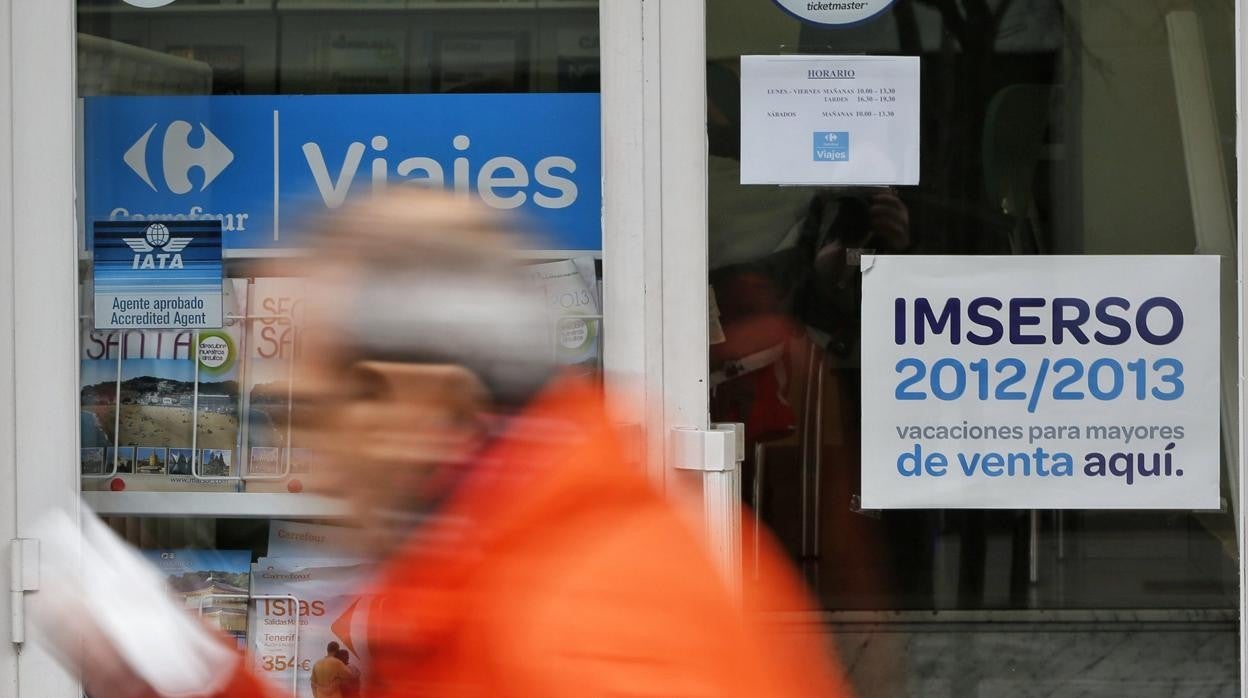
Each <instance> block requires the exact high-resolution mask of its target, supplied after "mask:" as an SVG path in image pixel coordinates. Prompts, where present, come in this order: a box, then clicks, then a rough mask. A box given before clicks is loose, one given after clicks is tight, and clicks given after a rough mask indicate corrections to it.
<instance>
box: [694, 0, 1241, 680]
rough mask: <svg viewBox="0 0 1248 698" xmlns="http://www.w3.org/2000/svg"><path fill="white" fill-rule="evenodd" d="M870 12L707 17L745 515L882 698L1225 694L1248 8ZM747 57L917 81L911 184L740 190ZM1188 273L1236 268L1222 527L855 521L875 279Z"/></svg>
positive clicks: (960, 513) (1201, 523) (894, 516)
mask: <svg viewBox="0 0 1248 698" xmlns="http://www.w3.org/2000/svg"><path fill="white" fill-rule="evenodd" d="M819 4H820V3H812V4H811V7H812V8H813V6H814V5H819ZM823 4H829V5H831V4H834V3H831V4H830V3H823ZM856 4H857V5H862V6H864V7H865V6H866V5H872V6H879V8H880V9H881V11H880V12H879V13H878V14H875V15H873V16H870V17H865V18H859V19H860V20H861V21H855V22H847V23H843V24H842V23H838V22H830V21H827V20H826V18H825V20H824V21H822V23H821V22H819V21H816V20H819V19H820V18H818V17H812V16H810V15H815V14H818V13H816V12H813V11H811V12H807V13H805V14H806V15H807V16H805V17H800V16H799V15H802V14H803V13H802V12H801V11H794V12H792V13H790V12H788V11H786V10H785V9H784V7H782V6H785V7H787V6H797V5H802V6H805V5H807V3H785V2H780V1H779V0H777V1H776V2H708V3H707V4H706V11H707V34H708V35H707V54H708V55H707V104H708V114H707V122H708V143H709V156H710V158H709V161H710V166H709V211H708V217H709V236H710V240H709V254H710V259H709V266H710V270H711V271H710V284H711V287H712V294H713V297H714V307H713V308H712V314H713V315H717V318H713V328H712V345H711V347H710V360H711V371H712V393H711V404H712V420H713V421H744V422H745V423H746V425H747V427H746V428H747V438H748V442H749V447H748V451H749V458H748V463H747V481H746V483H747V484H746V487H745V497H746V500H747V501H748V502H749V503H751V504H753V505H754V506H756V507H757V509H758V512H759V515H760V516H761V521H762V523H763V524H764V525H765V526H766V527H767V528H769V529H770V530H771V531H772V532H774V534H775V535H776V536H777V537H778V538H779V540H780V541H781V542H782V543H783V544H784V546H785V547H786V548H787V550H788V551H789V553H790V554H791V556H792V559H793V560H794V561H795V562H796V563H797V564H799V565H800V566H801V567H802V569H803V571H804V573H805V576H806V579H807V581H808V582H809V583H810V585H811V586H812V588H813V590H814V591H815V593H816V594H817V596H818V598H819V599H820V601H821V603H822V606H823V608H824V609H825V610H826V611H827V612H828V614H827V615H826V616H825V618H826V619H828V620H829V621H830V622H831V623H832V624H833V625H832V627H833V628H834V629H835V631H836V634H837V636H838V637H839V638H840V639H841V640H842V642H841V649H842V655H843V656H842V658H843V660H844V661H845V662H846V663H847V665H849V666H851V667H852V670H851V672H852V673H854V674H855V676H854V678H855V682H856V684H857V685H858V687H859V689H860V690H861V691H862V694H863V695H972V694H983V695H988V694H992V695H997V694H1013V693H1015V692H1018V693H1020V694H1021V693H1024V692H1027V691H1032V690H1038V689H1037V688H1036V687H1037V686H1044V687H1046V688H1043V689H1039V690H1041V691H1042V692H1046V694H1047V692H1048V691H1055V692H1056V693H1057V694H1065V693H1066V692H1067V691H1070V692H1072V694H1073V693H1078V694H1079V695H1123V694H1124V692H1125V693H1138V694H1140V695H1144V694H1147V693H1148V692H1150V691H1153V690H1158V687H1160V686H1176V687H1182V688H1176V689H1174V690H1179V691H1180V692H1182V691H1186V690H1192V691H1204V690H1209V691H1211V692H1223V691H1225V692H1227V693H1228V694H1229V693H1233V692H1234V688H1233V687H1234V686H1236V685H1237V684H1238V672H1239V668H1238V667H1239V661H1238V647H1239V645H1238V633H1237V627H1238V611H1237V609H1238V598H1239V584H1240V580H1239V575H1238V568H1239V559H1238V554H1237V541H1236V533H1235V531H1236V526H1235V520H1236V519H1235V517H1236V516H1237V515H1238V514H1239V511H1238V507H1239V504H1238V501H1237V495H1236V489H1237V487H1238V482H1239V480H1238V477H1239V465H1238V463H1237V457H1236V455H1235V454H1236V450H1235V449H1236V448H1237V446H1236V444H1235V437H1234V435H1235V434H1236V433H1237V432H1238V424H1239V421H1238V420H1239V415H1238V413H1237V411H1236V409H1235V407H1234V404H1233V403H1234V395H1235V394H1236V386H1237V382H1236V375H1237V373H1236V369H1235V368H1234V367H1235V362H1236V345H1235V339H1234V338H1235V336H1236V324H1235V318H1236V316H1237V301H1236V294H1235V288H1236V280H1237V272H1236V269H1235V264H1234V259H1235V257H1234V254H1235V245H1236V242H1235V230H1236V228H1235V222H1234V219H1233V214H1232V212H1233V211H1234V201H1235V191H1236V185H1235V183H1236V178H1235V169H1234V165H1235V138H1234V132H1235V131H1234V129H1235V124H1236V121H1235V111H1234V105H1235V84H1236V83H1235V70H1234V66H1235V43H1234V42H1235V35H1234V29H1233V27H1234V26H1235V22H1234V19H1235V14H1234V13H1235V7H1234V5H1233V3H1229V2H1218V1H1213V2H1198V3H1194V4H1192V5H1191V6H1190V7H1185V8H1184V9H1182V10H1178V9H1175V8H1172V7H1163V6H1153V5H1142V4H1139V3H1130V2H1109V3H1106V2H1075V3H1070V2H1048V1H1046V0H1034V1H1028V2H1013V3H1011V2H986V3H985V2H979V3H975V2H967V3H939V2H921V1H918V0H897V1H896V2H894V3H892V4H888V3H856ZM885 7H886V9H884V8H885ZM743 56H808V57H817V56H846V57H857V58H862V57H867V56H916V57H918V59H919V68H920V73H921V87H920V88H919V90H918V91H917V93H916V94H915V97H917V100H918V104H919V105H920V106H919V107H918V127H917V128H918V143H919V146H918V147H919V151H918V156H919V157H918V161H919V163H921V164H920V165H919V169H918V171H917V182H918V183H917V185H915V184H913V183H910V184H902V183H893V184H890V185H887V186H880V185H876V184H873V183H871V182H863V183H862V184H860V185H829V186H775V185H767V184H743V183H742V181H744V180H743V177H742V172H743V171H744V170H745V169H746V167H745V165H746V164H747V163H746V162H745V161H746V157H745V156H746V155H748V154H747V153H743V152H742V150H743V144H745V143H746V142H747V140H748V139H746V138H745V136H746V135H748V134H744V133H743V123H744V124H747V125H748V123H749V122H748V117H747V116H744V115H743V114H742V110H743V109H746V108H747V107H746V105H745V103H744V102H743V101H742V90H741V74H742V69H743V66H744V65H745V59H743V58H742V57H743ZM885 99H889V100H890V102H891V98H888V97H886V98H885ZM856 108H858V109H862V108H864V107H862V105H861V104H859V105H857V107H856ZM871 108H872V109H876V110H878V112H877V115H878V114H882V113H884V112H886V111H887V112H888V115H889V116H890V117H891V116H892V111H891V107H890V104H882V103H877V104H874V105H872V106H871ZM831 109H833V110H834V109H835V107H832V108H831ZM773 116H775V117H776V118H785V116H786V115H784V114H780V113H777V114H775V115H773ZM833 116H834V115H829V123H832V122H833V121H835V118H833ZM838 130H841V129H837V128H833V126H831V125H830V126H828V128H827V131H828V132H830V133H831V132H835V131H838ZM816 135H818V134H816ZM816 145H818V144H816ZM854 147H855V146H854V145H853V144H850V145H846V146H845V148H844V150H843V151H841V150H837V149H835V148H831V147H829V148H827V149H826V152H828V153H834V151H835V153H834V154H833V155H829V157H828V159H833V158H839V157H841V156H843V157H844V158H845V159H847V160H848V159H849V158H850V157H853V155H852V154H853V153H863V152H864V150H861V149H860V150H856V151H855V150H852V148H854ZM863 147H865V146H863ZM866 157H870V156H866ZM748 179H749V177H748V176H747V177H746V178H745V180H748ZM1193 251H1196V252H1198V253H1201V254H1212V255H1220V256H1221V259H1222V266H1221V269H1222V279H1221V286H1220V288H1221V297H1220V302H1221V304H1222V306H1223V309H1224V312H1223V314H1222V327H1221V345H1220V354H1221V362H1222V366H1221V367H1220V372H1219V375H1220V376H1221V377H1222V381H1221V390H1222V392H1223V396H1224V400H1223V405H1222V411H1221V413H1220V416H1219V419H1220V423H1221V431H1222V434H1223V438H1222V439H1221V442H1220V443H1215V444H1210V448H1211V449H1212V450H1213V451H1214V452H1216V451H1217V450H1219V449H1220V450H1221V453H1222V458H1221V465H1220V468H1221V477H1220V481H1221V488H1222V491H1221V497H1220V500H1221V506H1220V507H1218V508H1214V509H1210V510H1198V511H1193V510H1190V509H1188V510H1178V509H1169V510H1164V511H1103V510H1082V509H1077V508H1076V509H1069V510H1043V511H1034V510H985V509H978V508H968V509H891V510H886V511H869V510H864V509H863V507H862V506H861V501H860V499H859V495H860V494H861V492H862V490H861V478H860V474H861V470H862V468H863V467H864V464H863V463H862V457H861V452H860V448H861V439H862V431H861V430H862V424H861V420H860V415H861V409H862V383H863V380H864V379H865V376H862V375H861V374H860V371H861V366H862V355H861V350H860V346H861V341H862V339H861V334H860V333H861V328H862V323H863V319H864V318H863V317H862V315H861V311H860V303H861V288H862V286H861V278H862V277H861V273H862V268H861V266H860V265H861V259H862V257H863V255H871V254H880V255H883V254H889V255H906V256H912V255H1013V256H1023V255H1090V254H1099V255H1142V254H1147V255H1158V254H1169V255H1186V254H1191V253H1193ZM993 291H994V289H991V288H984V289H979V290H977V291H976V292H982V293H986V294H991V293H992V292H993ZM716 320H717V323H718V326H717V327H716V326H715V325H714V323H715V322H716ZM1226 396H1230V399H1229V401H1228V400H1227V399H1226ZM959 417H961V415H959ZM951 467H952V466H951ZM746 545H747V547H748V546H749V545H750V541H749V540H748V538H747V540H746ZM748 557H749V554H748V550H747V555H746V558H747V560H748ZM746 576H747V584H748V579H749V577H750V573H749V571H748V570H747V573H746ZM1145 622H1147V624H1145ZM887 623H896V624H895V625H886V624H887ZM959 623H960V624H959ZM1002 624H1008V625H1002ZM1067 633H1073V634H1067ZM1071 638H1078V640H1077V641H1075V640H1072V639H1071ZM1085 641H1086V642H1088V643H1089V647H1090V646H1091V645H1092V644H1095V645H1096V646H1097V649H1096V650H1095V652H1093V651H1092V650H1091V649H1088V650H1087V651H1084V650H1076V649H1075V648H1076V646H1077V645H1079V643H1082V642H1085ZM1071 643H1073V644H1071ZM1070 653H1074V654H1077V655H1078V657H1079V659H1078V660H1077V661H1076V660H1074V659H1072V661H1070V662H1064V661H1058V660H1059V659H1060V658H1061V657H1065V656H1067V655H1068V654H1070ZM1169 653H1175V654H1173V655H1171V654H1169ZM1179 654H1182V656H1183V659H1178V658H1177V657H1178V655H1179ZM1163 655H1164V656H1165V657H1166V658H1165V659H1159V660H1158V661H1152V660H1149V659H1144V658H1145V657H1157V658H1160V657H1162V656H1163ZM1070 656H1072V657H1073V654H1071V655H1070ZM1094 659H1095V661H1093V660H1094ZM993 667H995V668H993ZM898 668H901V671H898V670H897V669H898ZM1107 672H1108V673H1107ZM1111 676H1112V677H1113V679H1112V682H1107V681H1108V678H1109V677H1111ZM1126 676H1130V677H1131V679H1130V681H1128V680H1127V679H1126V678H1123V677H1126ZM1128 684H1129V685H1131V686H1134V687H1136V688H1131V689H1128V688H1125V686H1126V685H1128ZM1024 686H1026V687H1027V688H1026V690H1024V688H1023V687H1024ZM1137 689H1138V690H1137Z"/></svg>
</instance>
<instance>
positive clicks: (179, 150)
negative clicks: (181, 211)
mask: <svg viewBox="0 0 1248 698" xmlns="http://www.w3.org/2000/svg"><path fill="white" fill-rule="evenodd" d="M158 125H159V124H152V125H151V126H149V127H148V128H147V131H144V132H143V135H142V136H139V140H137V141H135V142H134V145H132V146H130V148H129V149H127V150H126V153H125V155H123V156H122V158H121V159H122V160H123V161H125V163H126V164H127V165H129V166H130V169H131V170H133V171H134V173H135V174H136V175H138V176H139V179H142V180H143V183H144V184H146V185H147V186H149V187H151V189H152V191H160V189H158V188H157V187H156V184H155V183H154V182H153V181H152V176H151V175H150V174H149V173H148V170H147V150H148V147H147V146H148V141H149V140H151V138H152V132H153V131H155V130H156V127H157V126H158ZM192 128H193V127H192V126H191V124H190V123H189V122H186V121H174V122H173V123H171V124H169V126H168V127H167V128H166V129H165V135H164V139H163V143H162V144H161V149H160V153H161V158H160V160H161V171H162V172H163V173H164V177H165V186H167V187H168V188H169V191H171V192H173V193H174V194H187V193H190V191H191V189H192V188H193V187H192V186H191V179H190V177H189V175H190V172H191V168H194V167H198V168H199V169H201V170H203V173H204V183H203V184H201V185H200V186H199V190H200V191H203V190H205V189H207V188H208V185H209V184H212V180H214V179H216V178H217V176H218V175H220V174H221V173H222V172H223V171H224V170H225V168H227V167H229V166H230V163H231V162H234V153H233V151H231V150H230V149H229V148H227V147H226V145H225V144H224V143H222V142H221V139H220V138H217V136H216V134H214V133H213V132H212V131H210V130H208V127H207V126H205V125H203V124H202V123H201V124H200V125H199V128H200V129H201V130H202V131H203V132H204V144H203V145H201V146H199V147H198V148H194V147H191V144H190V143H189V142H188V141H189V138H188V137H189V136H190V135H191V130H192Z"/></svg>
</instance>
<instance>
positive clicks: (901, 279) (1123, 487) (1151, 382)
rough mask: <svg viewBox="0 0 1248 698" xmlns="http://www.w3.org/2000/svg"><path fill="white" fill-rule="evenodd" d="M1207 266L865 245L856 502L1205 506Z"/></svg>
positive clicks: (1212, 318) (1210, 415)
mask: <svg viewBox="0 0 1248 698" xmlns="http://www.w3.org/2000/svg"><path fill="white" fill-rule="evenodd" d="M1218 274H1219V258H1218V257H1216V256H1196V255H1185V256H1167V255H1147V256H1091V255H1090V256H1025V257H1024V256H1010V257H990V256H877V257H868V256H864V257H863V261H862V285H863V300H862V505H863V507H864V508H870V509H896V508H977V509H978V508H998V509H1216V508H1218V506H1219V503H1220V496H1219V476H1220V473H1221V439H1220V429H1219V372H1220V366H1219V355H1218V354H1219V341H1218V337H1219V317H1220V316H1219V312H1218V301H1219V297H1218V288H1219V286H1218Z"/></svg>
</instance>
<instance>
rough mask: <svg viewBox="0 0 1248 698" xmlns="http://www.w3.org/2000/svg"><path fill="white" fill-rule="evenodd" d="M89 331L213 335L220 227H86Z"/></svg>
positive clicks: (200, 223) (170, 223) (217, 321)
mask: <svg viewBox="0 0 1248 698" xmlns="http://www.w3.org/2000/svg"><path fill="white" fill-rule="evenodd" d="M93 230H94V233H93V235H92V241H93V250H94V273H93V283H94V298H95V303H94V310H95V328H96V329H97V330H113V329H126V330H140V329H183V330H185V329H204V328H217V327H221V283H222V281H221V278H222V277H221V221H218V220H197V221H175V220H157V221H151V222H138V221H135V222H130V221H125V222H121V221H104V222H98V223H96V224H95V225H94V226H93Z"/></svg>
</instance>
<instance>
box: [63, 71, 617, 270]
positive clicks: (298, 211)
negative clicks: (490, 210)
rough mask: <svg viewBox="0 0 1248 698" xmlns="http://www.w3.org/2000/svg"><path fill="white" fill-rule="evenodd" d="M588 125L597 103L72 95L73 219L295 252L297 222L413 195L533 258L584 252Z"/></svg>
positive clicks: (596, 185) (596, 173) (595, 232)
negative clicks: (533, 245)
mask: <svg viewBox="0 0 1248 698" xmlns="http://www.w3.org/2000/svg"><path fill="white" fill-rule="evenodd" d="M599 123H600V119H599V100H598V95H597V94H499V95H290V96H221V97H206V96H205V97H88V98H86V100H85V134H84V147H85V176H86V217H87V220H88V222H96V221H131V222H142V221H148V220H220V221H221V224H222V231H223V243H224V246H225V247H226V248H227V249H247V248H272V247H298V246H300V244H301V235H300V233H301V231H302V230H303V229H304V225H303V224H304V223H305V222H306V221H307V218H308V214H320V213H325V212H327V211H332V210H334V209H336V208H338V207H340V206H342V205H343V203H344V202H346V201H347V200H348V199H349V198H351V197H352V196H355V195H359V194H364V193H368V192H371V191H376V190H378V189H380V188H384V187H387V186H397V185H400V184H403V183H416V184H427V185H440V186H443V187H445V188H447V189H453V190H455V191H462V192H465V193H467V194H469V195H471V196H474V197H477V198H479V199H480V200H482V201H484V202H485V203H486V204H487V205H489V206H492V207H494V208H497V209H504V210H514V211H516V212H519V213H521V214H524V215H525V216H526V217H527V218H528V219H529V221H531V222H532V223H533V224H534V225H535V226H536V227H537V228H538V229H539V230H540V231H541V232H543V233H545V234H546V236H547V239H546V240H544V241H543V242H542V246H543V247H547V248H551V249H566V250H597V249H599V248H600V247H601V204H602V193H601V167H600V162H601V155H600V146H599ZM89 230H90V225H88V231H89ZM88 244H89V243H88Z"/></svg>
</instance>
